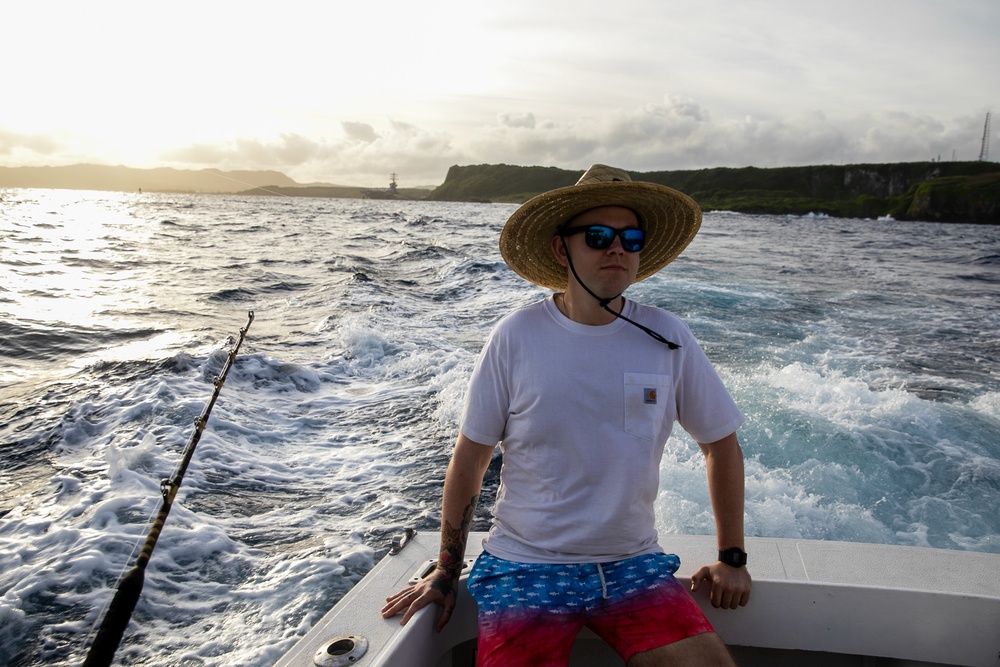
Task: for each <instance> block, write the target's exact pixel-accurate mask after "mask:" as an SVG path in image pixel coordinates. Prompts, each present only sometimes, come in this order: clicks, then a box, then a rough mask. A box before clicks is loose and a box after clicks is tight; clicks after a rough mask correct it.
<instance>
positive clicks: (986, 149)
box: [979, 111, 990, 162]
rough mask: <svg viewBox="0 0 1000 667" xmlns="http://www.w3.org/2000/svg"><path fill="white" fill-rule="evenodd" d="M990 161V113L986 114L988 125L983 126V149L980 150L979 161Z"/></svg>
mask: <svg viewBox="0 0 1000 667" xmlns="http://www.w3.org/2000/svg"><path fill="white" fill-rule="evenodd" d="M989 160H990V113H989V112H988V111H987V112H986V125H985V126H983V147H982V148H980V149H979V161H980V162H989Z"/></svg>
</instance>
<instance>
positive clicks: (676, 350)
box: [382, 165, 751, 667]
mask: <svg viewBox="0 0 1000 667" xmlns="http://www.w3.org/2000/svg"><path fill="white" fill-rule="evenodd" d="M700 224H701V211H700V209H699V208H698V206H697V204H695V203H694V201H692V200H691V199H690V198H688V197H686V196H685V195H683V194H681V193H679V192H676V191H675V190H672V189H670V188H667V187H664V186H661V185H655V184H652V183H642V182H633V181H631V179H630V178H629V176H628V174H627V173H625V172H624V171H622V170H619V169H614V168H611V167H607V166H604V165H594V166H592V167H591V168H590V169H589V170H587V172H586V173H585V174H584V175H583V177H582V178H581V179H580V180H579V181H578V182H577V184H576V185H574V186H570V187H566V188H559V189H557V190H553V191H551V192H547V193H544V194H541V195H539V196H537V197H535V198H533V199H532V200H530V201H529V202H527V203H526V204H524V205H523V206H522V207H520V208H519V209H518V210H517V211H515V212H514V214H513V215H511V217H510V219H509V220H508V221H507V223H506V225H505V226H504V229H503V231H502V232H501V235H500V249H501V254H502V255H503V257H504V261H506V262H507V264H508V265H509V266H510V267H511V268H512V269H513V270H514V271H515V272H516V273H518V274H519V275H520V276H522V277H524V278H526V279H527V280H530V281H531V282H534V283H536V284H538V285H541V286H543V287H547V288H550V289H553V290H556V291H557V292H556V294H554V295H553V296H552V297H550V298H547V299H545V300H544V301H541V302H539V303H536V304H533V305H531V306H528V307H526V308H522V309H520V310H518V311H515V312H514V313H511V314H510V315H508V316H507V317H505V318H504V319H503V320H501V321H500V322H499V323H498V324H497V326H496V328H495V329H494V330H493V333H492V334H491V336H490V339H489V341H488V342H487V344H486V346H485V347H484V349H483V352H482V354H481V355H480V358H479V360H478V362H477V364H476V367H475V370H474V371H473V374H472V378H471V381H470V385H469V391H468V396H467V399H466V405H465V412H464V415H463V418H462V424H461V428H460V434H459V436H458V442H457V444H456V446H455V451H454V453H453V456H452V459H451V463H450V464H449V466H448V472H447V474H446V476H445V485H444V501H443V508H442V533H441V552H440V555H439V558H438V564H437V567H436V568H435V570H434V571H433V572H432V573H431V574H430V575H429V576H428V577H427V578H426V579H425V580H424V581H422V582H420V583H418V584H417V585H416V586H412V587H409V588H407V589H405V590H403V591H400V592H399V593H397V594H396V595H394V596H393V597H391V598H388V599H387V600H386V605H385V607H384V608H383V609H382V615H383V616H384V617H385V618H389V617H391V616H394V615H396V614H398V613H403V614H404V615H403V618H402V621H401V622H402V623H403V624H405V623H406V622H407V621H408V620H409V618H410V617H411V616H412V615H413V614H414V612H416V611H417V610H418V609H420V608H422V607H424V606H426V605H428V604H430V603H434V604H437V605H439V606H440V607H441V611H440V613H439V616H438V620H437V625H436V629H437V630H438V631H440V630H441V628H443V627H444V625H445V624H446V623H447V622H448V620H449V618H450V617H451V614H452V612H453V610H454V608H455V601H456V600H455V598H456V588H457V584H458V579H459V575H460V574H461V569H462V561H463V559H464V554H465V546H466V540H467V539H468V534H469V530H470V525H471V522H472V518H473V515H474V512H475V508H476V504H477V501H478V498H479V493H480V488H481V485H482V481H483V475H484V474H485V471H486V468H487V466H488V465H489V462H490V459H491V456H492V452H493V449H494V447H495V446H496V443H497V442H498V441H499V442H500V444H501V450H502V451H503V469H502V470H501V474H500V487H499V489H498V491H497V499H496V504H495V507H494V511H493V515H494V518H493V522H492V527H491V529H490V532H489V536H488V537H487V538H486V540H485V541H484V543H483V554H482V555H481V556H480V558H479V559H478V560H477V561H476V564H475V566H474V567H473V569H472V572H471V573H470V576H469V581H468V586H469V590H470V592H471V593H472V595H473V597H474V598H475V600H476V602H477V604H478V607H479V639H478V653H477V655H478V658H477V659H478V664H479V665H481V666H506V665H565V664H567V660H568V656H569V651H570V648H571V646H572V643H573V639H574V637H575V636H576V634H577V632H578V631H579V630H580V629H581V628H582V627H585V626H586V627H589V628H591V629H592V630H593V631H594V632H596V633H597V634H598V635H599V636H601V637H602V638H604V639H605V641H607V642H608V643H609V644H610V645H611V646H612V648H614V649H615V651H616V652H618V654H619V655H621V656H622V658H623V659H624V660H625V661H627V664H628V665H629V667H641V666H644V665H685V666H688V665H732V664H733V663H732V660H731V658H730V657H729V654H728V652H727V651H726V648H725V646H724V645H723V644H722V641H721V640H720V639H719V638H718V636H717V635H716V634H715V633H714V631H713V629H712V627H711V625H710V624H709V622H708V621H707V619H706V618H705V617H704V615H703V614H702V613H701V610H700V609H699V607H698V606H697V604H696V603H695V602H694V599H693V598H692V597H691V595H690V594H689V593H688V592H687V591H686V590H684V588H683V587H682V586H681V585H680V584H679V583H678V582H677V581H676V580H675V579H674V576H673V574H674V572H675V571H676V570H677V568H678V566H679V561H678V559H677V557H676V556H673V555H670V554H667V553H664V550H663V548H662V547H661V546H660V545H659V544H658V542H657V535H656V530H655V528H654V509H653V505H654V500H655V498H656V494H657V491H658V488H659V464H660V459H661V457H662V454H663V447H664V444H665V443H666V441H667V438H668V437H669V436H670V432H671V429H672V425H673V422H674V421H677V422H678V423H680V424H681V426H682V427H683V428H684V429H685V430H686V431H687V432H688V433H689V434H690V435H691V436H692V437H693V438H694V439H695V440H696V441H697V442H698V443H699V446H700V447H701V449H702V451H703V452H704V454H705V457H706V460H707V471H708V483H709V491H710V497H711V501H712V506H713V510H714V514H715V520H716V534H717V541H718V546H719V550H720V554H719V558H720V560H719V561H718V562H716V563H713V564H711V565H707V566H705V567H702V568H701V569H699V570H698V571H697V572H695V574H694V575H693V576H692V586H691V587H692V589H693V590H698V589H699V588H701V587H702V586H703V585H706V586H707V587H708V588H709V591H710V592H709V594H710V599H711V602H712V604H713V605H714V606H716V607H724V608H727V609H735V608H737V607H739V606H741V605H745V604H746V603H747V602H748V600H749V596H750V585H751V582H750V575H749V574H748V573H747V570H746V568H745V567H744V565H745V563H746V554H745V553H744V551H743V548H744V539H743V537H744V536H743V454H742V451H741V449H740V445H739V442H738V440H737V437H736V428H737V427H738V426H739V425H740V424H741V423H742V422H743V415H742V414H741V413H740V411H739V410H738V409H737V407H736V405H735V404H734V403H733V401H732V399H731V398H730V396H729V394H728V392H727V391H726V390H725V388H724V387H723V385H722V382H721V381H720V380H719V377H718V375H717V374H716V373H715V371H714V369H713V368H712V366H711V364H710V363H709V362H708V360H707V358H706V357H705V355H704V353H703V352H702V351H701V349H700V347H699V346H698V344H697V343H696V342H695V340H694V338H693V337H692V335H691V332H690V331H689V330H688V328H687V326H686V325H684V324H683V323H682V322H681V321H680V320H679V319H677V318H676V317H675V316H673V315H671V314H670V313H667V312H666V311H663V310H660V309H658V308H652V307H647V306H640V305H638V304H635V303H633V302H631V301H629V300H626V299H625V298H624V297H623V296H622V293H623V292H624V291H625V289H626V288H627V287H628V286H629V285H631V284H632V283H633V282H635V281H637V280H642V279H644V278H647V277H649V276H651V275H653V274H654V273H656V272H657V271H659V270H660V269H661V268H663V267H664V266H665V265H666V264H668V263H669V262H670V261H672V260H673V259H674V258H675V257H676V256H677V255H678V254H680V252H681V251H682V250H683V249H684V248H685V247H686V246H687V245H688V243H690V242H691V240H692V239H693V238H694V235H695V234H696V233H697V231H698V227H699V226H700Z"/></svg>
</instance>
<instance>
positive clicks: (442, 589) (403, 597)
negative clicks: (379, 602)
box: [382, 567, 458, 632]
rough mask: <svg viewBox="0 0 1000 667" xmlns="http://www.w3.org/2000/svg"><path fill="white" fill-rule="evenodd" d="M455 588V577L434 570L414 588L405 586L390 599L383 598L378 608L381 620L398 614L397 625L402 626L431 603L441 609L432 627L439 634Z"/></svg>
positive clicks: (452, 607)
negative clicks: (400, 616) (383, 602)
mask: <svg viewBox="0 0 1000 667" xmlns="http://www.w3.org/2000/svg"><path fill="white" fill-rule="evenodd" d="M457 587H458V577H453V576H452V575H451V574H450V573H449V572H447V571H445V570H442V569H441V568H440V567H435V568H434V571H433V572H431V573H430V574H429V575H427V576H426V577H425V578H424V579H423V580H421V581H420V582H418V583H417V584H416V585H414V586H407V587H406V588H404V589H403V590H401V591H399V592H398V593H396V594H395V595H393V596H392V597H389V598H386V600H385V602H386V605H385V606H384V607H382V618H392V617H393V616H396V615H397V614H400V613H402V614H403V618H402V619H400V621H399V624H400V625H406V624H407V622H408V621H409V620H410V617H411V616H413V615H414V614H415V613H417V612H418V611H419V610H421V609H423V608H424V607H426V606H427V605H429V604H431V603H433V604H436V605H438V606H439V607H441V611H440V613H438V618H437V622H436V623H435V624H434V631H435V632H441V630H442V629H444V626H445V625H446V624H447V623H448V621H449V620H451V614H452V612H454V611H455V602H456V599H457Z"/></svg>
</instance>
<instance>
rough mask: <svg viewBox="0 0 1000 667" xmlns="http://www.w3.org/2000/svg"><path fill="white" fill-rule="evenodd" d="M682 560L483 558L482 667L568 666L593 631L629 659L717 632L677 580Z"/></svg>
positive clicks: (474, 583) (478, 582)
mask: <svg viewBox="0 0 1000 667" xmlns="http://www.w3.org/2000/svg"><path fill="white" fill-rule="evenodd" d="M679 566H680V559H678V558H677V556H674V555H672V554H663V553H655V554H646V555H643V556H636V557H634V558H628V559H625V560H621V561H615V562H612V563H582V564H571V565H554V564H548V563H541V564H539V563H516V562H512V561H507V560H503V559H500V558H497V557H495V556H492V555H490V554H488V553H485V552H484V553H483V554H482V555H480V556H479V558H478V559H477V560H476V564H475V566H474V567H473V568H472V572H471V573H470V574H469V580H468V587H469V591H470V592H471V593H472V597H473V599H475V601H476V604H477V605H478V606H479V642H478V661H477V665H479V667H506V666H509V665H519V666H521V665H532V666H538V667H542V666H546V667H547V666H550V665H551V666H555V665H563V666H564V665H566V664H567V663H568V660H569V654H570V650H571V648H572V646H573V640H574V639H575V637H576V635H577V633H578V632H579V631H580V630H581V629H582V628H584V627H588V628H590V629H591V630H593V631H594V633H596V634H597V635H598V636H600V637H601V638H602V639H604V641H606V642H607V643H608V644H609V645H610V646H611V647H612V648H613V649H614V650H615V652H617V653H618V655H620V656H621V657H622V659H623V660H625V661H628V659H629V658H631V657H632V656H633V655H634V654H636V653H640V652H642V651H648V650H650V649H653V648H657V647H659V646H665V645H667V644H672V643H674V642H676V641H679V640H681V639H686V638H687V637H692V636H694V635H697V634H701V633H704V632H713V629H712V626H711V624H710V623H709V622H708V619H706V618H705V615H704V614H703V613H702V611H701V608H699V607H698V603H696V602H695V601H694V598H692V597H691V594H690V593H689V592H688V591H687V589H685V588H684V586H683V585H681V584H680V582H678V581H677V580H676V579H675V578H674V573H675V572H676V571H677V568H678V567H679Z"/></svg>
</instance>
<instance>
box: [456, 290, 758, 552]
mask: <svg viewBox="0 0 1000 667" xmlns="http://www.w3.org/2000/svg"><path fill="white" fill-rule="evenodd" d="M622 314H623V315H624V316H625V317H628V318H629V319H632V320H635V321H636V322H638V323H640V324H643V325H645V326H647V327H649V328H651V329H653V330H654V331H657V332H659V333H660V334H662V335H663V336H665V337H666V338H667V339H668V340H670V341H673V342H675V343H677V344H678V345H680V346H681V347H680V348H679V349H677V350H670V349H669V348H668V347H667V346H666V345H664V344H663V343H661V342H658V341H656V340H654V339H653V338H651V337H650V336H648V335H647V334H645V333H644V332H642V331H641V330H639V329H638V328H636V327H634V326H632V325H631V324H629V323H627V322H625V321H624V320H621V319H616V320H615V321H614V322H612V323H610V324H607V325H604V326H588V325H584V324H580V323H578V322H574V321H573V320H570V319H569V318H567V317H566V316H564V315H563V314H562V313H561V312H560V311H559V309H558V307H557V306H556V305H555V302H554V300H553V299H552V298H548V299H546V300H544V301H541V302H538V303H535V304H533V305H530V306H528V307H526V308H522V309H520V310H517V311H514V312H513V313H511V314H510V315H508V316H507V317H505V318H504V319H502V320H501V321H500V322H499V323H498V324H497V326H496V327H495V328H494V330H493V332H492V334H491V335H490V338H489V340H488V341H487V343H486V346H485V347H484V348H483V351H482V353H481V354H480V357H479V360H478V362H477V363H476V367H475V370H474V371H473V374H472V379H471V381H470V385H469V391H468V395H467V398H466V404H465V412H464V415H463V418H462V426H461V431H462V433H463V434H464V435H465V436H466V437H467V438H469V439H470V440H472V441H474V442H478V443H482V444H484V445H490V446H495V445H496V443H497V442H500V443H501V444H500V447H501V451H502V452H503V467H502V469H501V472H500V488H499V489H498V491H497V498H496V505H495V506H494V509H493V516H494V518H493V525H492V528H491V529H490V533H489V536H488V537H487V539H486V541H485V542H484V547H485V548H486V550H487V551H489V552H490V553H491V554H493V555H494V556H497V557H499V558H505V559H508V560H514V561H519V562H529V563H531V562H534V563H589V562H607V561H613V560H620V559H623V558H629V557H631V556H636V555H640V554H644V553H651V552H657V551H661V548H660V546H659V545H658V544H657V535H656V529H655V526H654V520H655V517H654V511H653V501H654V500H655V499H656V494H657V492H658V490H659V464H660V458H661V457H662V455H663V447H664V445H665V444H666V441H667V438H668V437H669V436H670V432H671V429H672V428H673V422H674V421H675V420H676V421H677V422H678V423H679V424H680V425H681V426H682V427H683V428H684V430H686V431H687V432H688V433H689V434H690V435H691V437H693V438H694V439H695V440H696V441H697V442H702V443H709V442H715V441H716V440H720V439H722V438H724V437H726V436H727V435H729V434H731V433H733V432H735V431H736V429H737V427H739V425H740V424H742V423H743V415H742V414H741V413H740V411H739V409H738V408H737V407H736V404H735V403H734V402H733V400H732V398H731V397H730V396H729V393H728V392H727V391H726V388H725V387H724V386H723V384H722V381H721V380H720V379H719V376H718V375H717V374H716V372H715V370H714V369H713V368H712V365H711V363H710V362H709V361H708V358H707V357H706V356H705V354H704V352H702V350H701V348H700V347H699V346H698V344H697V342H696V341H695V340H694V337H693V336H692V335H691V332H690V330H689V329H688V327H687V325H685V324H684V323H683V322H682V321H681V320H679V319H678V318H677V317H675V316H674V315H672V314H670V313H668V312H666V311H664V310H660V309H658V308H652V307H648V306H641V305H638V304H635V303H633V302H632V301H626V303H625V310H624V311H623V313H622Z"/></svg>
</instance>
